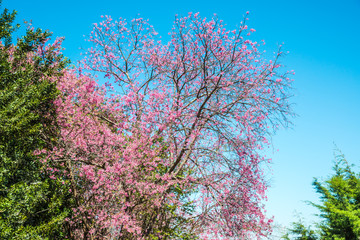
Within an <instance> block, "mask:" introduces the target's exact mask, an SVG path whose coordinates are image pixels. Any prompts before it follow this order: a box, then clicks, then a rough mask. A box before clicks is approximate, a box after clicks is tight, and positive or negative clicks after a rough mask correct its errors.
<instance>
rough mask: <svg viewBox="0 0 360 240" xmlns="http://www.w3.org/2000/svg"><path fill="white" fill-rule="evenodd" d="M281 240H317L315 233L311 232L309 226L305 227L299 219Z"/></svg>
mask: <svg viewBox="0 0 360 240" xmlns="http://www.w3.org/2000/svg"><path fill="white" fill-rule="evenodd" d="M281 239H285V240H317V239H319V237H318V234H317V233H316V231H314V230H312V229H311V227H310V226H305V224H304V222H303V221H302V220H301V219H299V220H298V221H297V222H293V223H292V224H291V227H290V228H289V229H288V230H287V233H286V234H285V235H284V236H282V238H281Z"/></svg>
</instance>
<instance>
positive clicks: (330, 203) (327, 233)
mask: <svg viewBox="0 0 360 240" xmlns="http://www.w3.org/2000/svg"><path fill="white" fill-rule="evenodd" d="M313 185H314V187H315V189H316V192H317V193H319V194H320V200H321V204H315V203H312V202H310V204H311V205H313V206H315V207H316V208H318V209H319V210H320V212H321V213H320V215H319V216H320V217H321V219H322V221H321V222H320V223H318V224H317V227H318V230H317V232H319V236H318V237H316V235H314V231H312V230H310V228H306V227H305V226H304V225H303V224H302V223H301V222H297V223H294V224H293V227H292V228H291V229H289V232H288V234H287V237H288V238H285V239H290V238H289V235H292V236H294V235H295V236H301V237H297V238H292V239H324V240H355V239H359V237H360V176H359V174H357V173H355V172H354V171H353V170H352V169H351V166H350V165H349V164H348V162H347V161H346V159H345V157H344V155H343V154H338V155H337V156H336V157H335V165H334V174H333V175H332V176H331V177H330V178H329V179H327V180H326V181H325V182H320V181H319V180H318V179H317V178H315V180H314V182H313ZM285 237H286V236H285Z"/></svg>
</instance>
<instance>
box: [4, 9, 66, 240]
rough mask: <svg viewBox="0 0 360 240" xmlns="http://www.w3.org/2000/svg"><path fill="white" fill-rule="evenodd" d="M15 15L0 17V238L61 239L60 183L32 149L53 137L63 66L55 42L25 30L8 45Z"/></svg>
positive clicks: (63, 202)
mask: <svg viewBox="0 0 360 240" xmlns="http://www.w3.org/2000/svg"><path fill="white" fill-rule="evenodd" d="M15 15H16V12H15V11H13V12H9V11H8V10H7V9H5V10H4V11H3V13H2V15H1V18H0V238H1V239H62V238H63V237H64V236H65V228H64V226H65V225H63V222H64V220H65V217H66V216H67V215H68V214H69V212H70V209H69V208H67V207H66V205H67V204H68V203H67V202H68V200H67V197H68V194H67V190H66V189H67V188H66V185H64V184H62V183H60V182H59V181H55V180H52V179H50V178H49V175H48V174H47V173H46V172H45V171H43V170H44V169H43V167H44V166H43V164H41V162H40V161H39V159H38V157H37V156H35V155H34V154H33V152H34V151H35V150H38V149H43V148H51V145H49V144H51V142H53V141H54V139H55V138H56V135H57V129H56V127H55V126H53V124H54V123H55V121H54V120H55V118H54V116H55V107H54V105H53V101H54V100H55V99H56V97H57V95H58V90H57V88H56V84H55V83H54V81H50V80H49V79H50V78H57V77H60V76H61V74H60V73H61V71H62V69H63V68H64V67H65V66H66V64H67V63H66V61H64V59H63V57H62V56H61V54H59V50H60V43H61V40H60V39H58V40H56V41H55V42H54V43H53V44H49V43H48V41H49V39H50V35H51V34H50V33H49V32H47V31H45V32H43V31H41V30H40V29H37V30H34V29H31V28H29V29H28V30H27V32H26V35H25V36H23V37H21V38H18V40H17V41H15V44H13V43H12V34H13V32H14V31H15V30H16V28H18V27H19V25H14V24H13V22H14V20H15Z"/></svg>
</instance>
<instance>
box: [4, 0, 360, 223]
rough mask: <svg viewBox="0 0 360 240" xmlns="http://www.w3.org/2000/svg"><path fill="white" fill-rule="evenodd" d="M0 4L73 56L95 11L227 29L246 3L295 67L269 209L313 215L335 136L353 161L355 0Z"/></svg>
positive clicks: (357, 84) (357, 106)
mask: <svg viewBox="0 0 360 240" xmlns="http://www.w3.org/2000/svg"><path fill="white" fill-rule="evenodd" d="M3 6H4V7H6V8H9V9H15V10H17V11H18V20H23V19H25V20H30V19H32V20H33V25H34V26H35V27H41V28H43V29H50V30H51V31H52V32H54V36H64V37H65V39H66V40H65V42H64V47H65V48H66V50H65V55H66V56H68V57H69V58H70V59H72V60H73V61H76V60H78V59H80V56H79V54H80V52H81V50H80V49H79V48H80V47H83V48H86V43H85V42H84V35H87V34H88V33H89V32H90V29H91V25H92V23H95V22H99V21H100V16H101V15H110V16H112V17H113V18H118V17H123V18H127V19H131V18H133V17H136V16H137V14H140V16H141V17H143V18H145V19H149V20H150V23H151V24H152V25H153V26H154V27H155V29H156V30H157V31H158V32H159V33H160V34H161V35H163V36H167V32H168V31H169V30H170V28H171V26H172V22H173V20H174V16H175V14H179V15H186V14H187V13H188V12H200V14H201V15H202V16H206V17H211V16H212V15H213V14H214V13H216V14H217V15H218V16H219V18H220V19H222V20H224V22H225V23H226V24H227V25H228V27H229V29H231V28H234V27H236V26H238V25H239V23H240V21H241V20H242V18H243V15H244V14H245V12H246V11H250V16H249V21H248V25H249V27H251V28H255V29H256V30H257V31H256V33H254V34H252V38H253V39H255V40H262V39H264V40H265V42H266V43H267V44H266V45H265V47H264V48H263V50H267V51H269V52H273V51H276V50H277V46H278V44H281V43H284V49H285V50H287V51H289V52H290V53H289V54H288V55H287V56H286V57H284V58H283V59H282V63H283V64H284V65H286V69H287V70H291V69H293V70H295V72H296V75H295V82H294V88H295V89H294V97H293V98H292V99H291V101H292V102H293V103H294V104H295V105H294V107H293V109H294V111H295V113H296V114H298V117H296V118H295V119H293V123H294V125H293V126H292V127H291V129H287V130H280V131H279V132H278V133H277V134H276V135H275V136H274V137H273V146H274V151H272V150H271V151H270V153H269V156H271V157H272V158H273V163H272V165H271V168H272V175H268V178H269V181H270V184H271V185H272V186H271V187H270V189H269V192H268V197H269V201H268V202H267V209H268V212H269V214H270V215H274V216H275V221H276V222H277V223H279V224H282V225H288V224H289V222H291V221H292V220H295V219H294V218H293V215H294V211H297V212H302V213H303V216H304V217H305V218H307V219H309V220H308V222H311V221H313V220H315V218H314V217H311V214H313V213H316V210H315V209H314V208H313V207H310V206H307V205H306V204H305V203H304V201H306V200H310V201H317V199H318V198H317V197H318V196H317V195H316V193H315V191H314V190H313V187H312V185H311V183H312V181H313V177H320V178H321V177H326V176H329V175H330V174H331V173H332V170H331V168H332V163H333V159H334V158H333V152H334V151H333V150H334V143H335V144H336V145H337V146H338V148H339V149H341V150H342V152H343V153H344V154H345V156H346V157H347V159H348V161H349V162H351V163H354V164H356V165H357V166H360V161H359V160H360V152H358V150H359V148H360V138H359V135H360V126H359V124H360V1H359V0H343V1H340V0H338V1H335V0H333V1H331V0H327V1H323V0H317V1H314V0H312V1H310V0H304V1H289V0H286V1H285V0H284V1H279V0H273V1H266V0H262V1H261V0H258V1H250V0H248V1H241V0H234V1H228V0H222V1H214V0H207V1H196V0H191V1H190V0H185V1H169V0H168V1H157V0H152V1H143V0H138V1H122V0H117V1H116V0H112V1H111V0H102V1H93V0H87V1H81V0H72V1H70V0H63V1H49V0H31V1H28V0H3ZM276 149H279V151H276ZM356 170H358V171H360V168H359V167H357V168H356Z"/></svg>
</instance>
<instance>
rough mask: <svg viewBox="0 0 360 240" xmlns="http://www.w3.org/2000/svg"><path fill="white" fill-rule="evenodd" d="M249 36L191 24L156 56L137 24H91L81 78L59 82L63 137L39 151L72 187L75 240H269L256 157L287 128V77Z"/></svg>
mask: <svg viewBox="0 0 360 240" xmlns="http://www.w3.org/2000/svg"><path fill="white" fill-rule="evenodd" d="M253 31H255V30H253V29H250V30H248V27H247V25H246V24H245V21H244V22H243V23H242V24H241V26H240V27H239V28H238V29H236V30H233V31H229V30H227V29H226V28H225V27H224V25H223V23H222V21H221V20H219V19H217V18H216V17H214V18H212V19H210V20H207V19H206V18H201V17H200V16H199V15H198V14H191V13H189V15H188V16H186V17H182V18H178V17H176V19H175V22H174V26H173V28H172V30H171V32H170V33H169V35H170V41H169V42H168V43H166V44H164V43H162V41H160V38H159V37H158V36H157V33H156V32H155V31H154V29H153V27H152V26H151V25H149V24H148V22H147V21H145V20H143V19H141V18H138V19H134V20H132V21H126V20H124V19H121V18H120V19H119V20H116V21H114V20H113V19H112V18H111V17H109V16H105V17H104V20H103V21H102V22H100V23H99V24H94V28H93V31H92V32H91V35H90V38H89V41H90V42H91V43H93V47H92V48H90V49H89V50H88V52H87V53H86V54H85V57H84V60H83V62H82V64H83V65H82V67H80V68H79V70H78V72H76V71H75V70H74V71H68V72H67V73H66V74H65V75H64V77H63V78H62V79H60V80H58V82H57V84H58V88H59V90H60V92H61V93H62V96H61V97H60V98H58V99H57V101H56V103H55V104H56V106H57V116H58V124H59V126H60V129H61V133H60V135H61V136H60V139H59V141H58V145H57V146H56V147H54V148H53V150H51V151H50V150H49V151H43V154H45V155H46V159H45V160H44V161H45V162H46V163H48V164H49V171H53V173H54V175H53V177H55V178H66V179H68V180H69V181H70V182H71V191H72V193H73V195H74V198H75V199H76V207H75V208H74V217H73V218H71V219H69V222H70V223H71V224H72V226H74V229H76V230H75V231H74V236H75V237H76V238H83V239H106V238H109V239H195V238H200V239H247V238H251V239H254V238H260V237H261V236H266V235H267V234H268V233H269V232H270V231H271V227H270V223H271V222H272V220H271V219H268V218H267V217H266V216H265V210H264V207H263V200H265V199H266V194H265V191H266V188H267V186H266V182H265V180H264V177H263V171H262V168H261V165H262V163H266V162H267V161H268V160H267V159H265V158H264V157H262V156H261V155H260V154H259V151H260V150H261V149H263V148H264V147H266V146H267V145H268V144H269V142H268V137H269V136H271V134H272V133H273V131H274V130H276V129H277V127H278V126H279V125H281V124H282V125H286V124H287V123H288V122H289V120H288V119H289V116H291V110H290V108H289V102H288V98H289V93H288V92H289V91H288V89H289V88H290V87H291V80H290V79H289V78H288V74H289V73H291V72H284V73H282V72H280V70H279V69H280V67H281V65H280V64H279V62H278V60H279V57H280V56H281V55H282V52H281V50H279V51H278V53H277V54H275V56H274V59H273V60H270V61H267V60H265V59H264V58H263V56H262V53H261V52H260V51H259V50H258V47H259V44H258V43H257V42H254V41H251V40H249V39H248V38H249V35H250V33H251V32H253ZM89 72H91V73H92V72H95V73H97V74H98V75H99V76H101V77H103V78H104V79H106V81H107V82H106V83H105V84H104V85H103V86H99V85H98V84H97V82H96V81H95V80H94V78H93V77H92V76H91V75H90V74H89ZM53 163H57V164H61V165H62V166H65V169H66V171H65V172H63V171H59V170H57V168H55V167H54V168H52V167H51V166H50V165H51V164H53Z"/></svg>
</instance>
